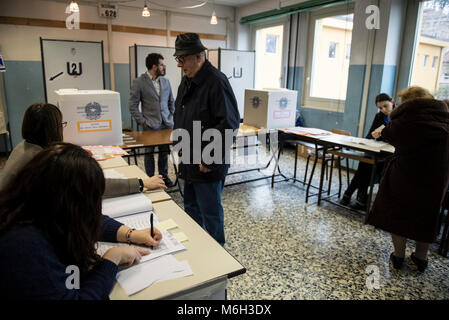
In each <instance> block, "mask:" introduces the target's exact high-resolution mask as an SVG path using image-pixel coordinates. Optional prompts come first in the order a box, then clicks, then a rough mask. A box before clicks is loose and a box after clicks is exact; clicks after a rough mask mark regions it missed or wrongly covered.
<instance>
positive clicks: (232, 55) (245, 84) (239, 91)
mask: <svg viewBox="0 0 449 320" xmlns="http://www.w3.org/2000/svg"><path fill="white" fill-rule="evenodd" d="M255 57H256V52H255V51H243V50H233V49H222V48H218V49H211V50H208V59H209V61H210V63H212V65H213V66H215V67H216V68H217V69H218V70H220V71H221V72H223V73H224V74H225V75H226V77H227V78H228V80H229V84H230V85H231V87H232V91H234V95H235V99H236V100H237V106H238V108H239V113H240V118H243V113H244V106H245V89H246V88H254V69H255Z"/></svg>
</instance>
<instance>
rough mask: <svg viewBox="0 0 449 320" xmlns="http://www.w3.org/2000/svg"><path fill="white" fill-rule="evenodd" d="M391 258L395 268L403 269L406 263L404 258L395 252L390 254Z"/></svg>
mask: <svg viewBox="0 0 449 320" xmlns="http://www.w3.org/2000/svg"><path fill="white" fill-rule="evenodd" d="M390 260H391V262H392V263H393V268H395V269H401V268H402V265H403V264H404V258H399V257H396V256H395V255H394V252H392V253H391V254H390Z"/></svg>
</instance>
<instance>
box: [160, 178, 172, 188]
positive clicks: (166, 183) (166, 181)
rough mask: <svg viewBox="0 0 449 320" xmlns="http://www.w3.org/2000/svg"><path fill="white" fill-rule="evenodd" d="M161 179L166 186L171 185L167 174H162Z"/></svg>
mask: <svg viewBox="0 0 449 320" xmlns="http://www.w3.org/2000/svg"><path fill="white" fill-rule="evenodd" d="M162 180H164V183H165V185H166V186H167V188H170V187H173V182H172V181H171V180H170V178H169V177H168V176H162Z"/></svg>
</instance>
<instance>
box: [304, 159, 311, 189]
mask: <svg viewBox="0 0 449 320" xmlns="http://www.w3.org/2000/svg"><path fill="white" fill-rule="evenodd" d="M309 160H310V154H309V155H308V156H307V161H306V171H305V173H304V182H303V184H304V185H305V184H306V183H307V182H306V181H307V170H308V169H309Z"/></svg>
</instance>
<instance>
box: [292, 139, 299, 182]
mask: <svg viewBox="0 0 449 320" xmlns="http://www.w3.org/2000/svg"><path fill="white" fill-rule="evenodd" d="M297 165H298V145H296V149H295V170H294V171H293V183H295V182H296V166H297Z"/></svg>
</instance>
